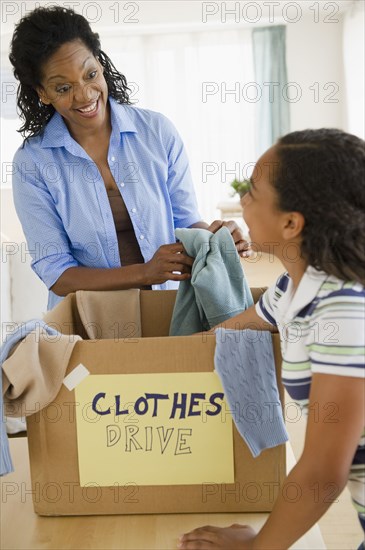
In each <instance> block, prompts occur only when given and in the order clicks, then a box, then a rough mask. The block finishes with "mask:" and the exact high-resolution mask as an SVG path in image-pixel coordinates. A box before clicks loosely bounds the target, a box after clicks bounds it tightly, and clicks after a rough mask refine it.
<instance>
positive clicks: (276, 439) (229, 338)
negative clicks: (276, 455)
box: [214, 328, 288, 457]
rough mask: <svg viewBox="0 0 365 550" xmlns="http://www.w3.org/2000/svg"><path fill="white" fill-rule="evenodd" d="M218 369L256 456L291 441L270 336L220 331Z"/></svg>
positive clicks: (241, 429)
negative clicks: (283, 412)
mask: <svg viewBox="0 0 365 550" xmlns="http://www.w3.org/2000/svg"><path fill="white" fill-rule="evenodd" d="M215 335H216V348H215V356H214V364H215V369H216V371H217V373H218V375H219V376H220V379H221V381H222V385H223V388H224V393H225V398H226V400H227V402H228V405H229V407H230V410H231V411H232V416H233V420H234V422H235V424H236V427H237V430H238V431H239V433H240V434H241V436H242V437H243V439H244V440H245V442H246V443H247V445H248V447H249V449H250V450H251V453H252V455H253V456H254V457H256V456H258V455H259V454H260V453H261V451H263V450H264V449H268V448H271V447H276V446H277V445H281V444H282V443H285V442H286V441H288V434H287V431H286V428H285V424H284V419H283V414H282V410H281V403H280V397H279V391H278V387H277V382H276V375H275V363H274V352H273V346H272V339H271V333H270V332H268V331H258V330H233V329H224V328H218V329H216V331H215Z"/></svg>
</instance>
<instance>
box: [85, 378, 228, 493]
mask: <svg viewBox="0 0 365 550" xmlns="http://www.w3.org/2000/svg"><path fill="white" fill-rule="evenodd" d="M75 398H76V403H77V406H76V422H77V444H78V457H79V473H80V485H81V486H85V485H87V484H89V483H97V484H99V485H101V486H112V485H115V484H123V485H124V484H126V483H136V484H138V485H185V484H196V483H203V482H214V483H233V482H234V463H233V434H232V419H231V416H230V414H229V412H228V407H227V406H226V403H225V401H224V394H223V389H222V386H221V383H220V380H219V378H218V376H217V375H216V374H215V373H212V372H210V373H205V372H204V373H163V374H104V375H91V376H88V377H87V378H86V379H85V380H83V381H82V382H81V383H80V384H79V385H78V386H77V388H76V389H75Z"/></svg>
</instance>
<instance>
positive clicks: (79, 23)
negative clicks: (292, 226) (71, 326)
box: [9, 6, 249, 308]
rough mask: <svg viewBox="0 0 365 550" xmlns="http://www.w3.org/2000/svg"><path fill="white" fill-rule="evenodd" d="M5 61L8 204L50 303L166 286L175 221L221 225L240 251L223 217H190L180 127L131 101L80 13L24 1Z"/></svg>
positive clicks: (175, 253)
mask: <svg viewBox="0 0 365 550" xmlns="http://www.w3.org/2000/svg"><path fill="white" fill-rule="evenodd" d="M9 58H10V61H11V63H12V65H13V66H14V75H15V77H16V78H17V79H18V80H19V82H20V84H19V90H18V107H19V111H20V114H21V116H22V118H23V119H24V124H23V126H22V128H21V129H20V131H21V132H22V133H23V135H24V137H26V140H25V142H24V144H23V146H22V147H21V148H20V149H19V150H18V151H17V152H16V154H15V157H14V177H13V189H14V201H15V207H16V210H17V213H18V216H19V218H20V221H21V223H22V226H23V230H24V233H25V236H26V238H27V242H28V247H29V250H30V252H31V254H32V268H33V269H34V271H35V272H36V273H37V275H38V276H39V277H40V278H41V279H42V281H43V282H44V283H45V284H46V285H47V287H48V288H49V289H50V290H51V292H50V296H49V302H48V307H49V308H51V307H53V306H54V305H55V304H56V303H57V301H59V300H60V298H59V297H60V296H65V295H66V294H68V293H69V292H73V291H75V290H78V289H84V290H113V289H127V288H143V287H146V286H147V287H148V288H149V287H150V286H151V285H154V288H161V289H165V288H169V287H170V288H171V287H174V286H176V283H175V284H174V282H175V281H181V280H183V279H186V278H188V277H190V269H191V265H192V261H193V260H192V259H191V258H189V257H188V256H186V255H185V254H184V253H183V252H184V251H183V247H182V245H181V244H179V243H176V242H175V236H174V229H175V228H176V227H205V228H208V229H210V230H211V231H213V232H215V231H217V229H219V227H221V226H222V225H228V227H229V229H230V231H231V234H232V237H233V239H234V242H235V244H236V247H237V250H238V251H239V252H240V253H241V255H245V254H247V253H249V251H248V248H249V247H248V243H246V242H245V241H244V239H243V236H242V233H241V231H240V229H239V228H238V226H237V225H236V224H234V222H220V221H217V222H214V223H213V224H212V225H211V226H210V227H208V225H207V224H206V223H205V222H202V221H200V215H199V212H198V209H197V204H196V198H195V194H194V190H193V185H192V181H191V176H190V171H189V166H188V160H187V157H186V154H185V150H184V146H183V143H182V141H181V138H180V136H179V135H178V134H177V132H176V130H175V128H174V127H173V125H172V124H171V122H170V121H169V120H168V119H166V118H165V117H164V116H162V115H160V114H159V113H155V112H152V111H148V110H145V109H137V108H135V107H132V106H131V105H130V103H129V98H128V87H127V83H126V80H125V77H124V76H123V75H122V74H120V73H119V72H118V71H117V70H116V69H115V67H114V65H113V64H112V62H111V61H110V59H109V58H108V56H107V55H106V54H105V53H104V52H103V51H102V50H101V47H100V42H99V37H98V35H97V34H95V33H93V32H92V30H91V28H90V26H89V24H88V22H87V20H86V19H85V18H84V17H82V16H81V15H78V14H76V13H75V12H74V11H72V10H69V9H65V8H61V7H57V6H54V7H50V8H37V9H35V10H34V11H33V12H31V13H30V14H28V15H26V16H25V17H23V18H22V19H21V20H20V22H19V23H18V25H17V26H16V29H15V32H14V35H13V39H12V43H11V53H10V56H9ZM169 243H173V244H169ZM121 266H122V267H121ZM167 281H172V282H173V283H167Z"/></svg>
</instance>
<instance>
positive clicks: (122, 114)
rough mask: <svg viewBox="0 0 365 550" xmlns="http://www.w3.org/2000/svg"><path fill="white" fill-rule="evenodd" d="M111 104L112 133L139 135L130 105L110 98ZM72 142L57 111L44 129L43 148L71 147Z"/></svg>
mask: <svg viewBox="0 0 365 550" xmlns="http://www.w3.org/2000/svg"><path fill="white" fill-rule="evenodd" d="M109 103H110V113H111V123H112V132H113V133H114V132H115V131H117V132H119V133H120V134H122V133H124V132H133V133H137V128H136V126H135V124H134V122H133V120H132V117H131V116H130V114H129V113H128V109H130V108H131V107H130V106H129V105H121V104H120V103H118V102H117V101H116V100H115V99H114V98H112V97H110V96H109ZM71 140H72V138H71V135H70V133H69V131H68V128H67V126H66V124H65V122H64V120H63V118H62V116H61V115H60V114H59V113H57V111H56V112H55V113H54V115H53V116H52V118H51V119H50V121H49V122H48V123H47V125H46V127H45V129H44V133H43V138H42V142H41V146H42V147H44V148H45V147H63V146H66V145H69V144H70V141H71Z"/></svg>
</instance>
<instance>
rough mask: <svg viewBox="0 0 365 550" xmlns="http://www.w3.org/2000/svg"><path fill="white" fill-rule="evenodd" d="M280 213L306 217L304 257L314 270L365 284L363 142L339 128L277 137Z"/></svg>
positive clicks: (303, 241)
mask: <svg viewBox="0 0 365 550" xmlns="http://www.w3.org/2000/svg"><path fill="white" fill-rule="evenodd" d="M276 151H277V154H278V156H279V170H278V171H277V175H276V176H275V177H274V181H273V184H274V187H275V190H276V192H277V195H278V206H279V208H280V210H283V211H286V212H290V211H297V212H301V213H302V214H303V216H304V218H305V226H304V229H303V232H302V243H301V249H302V255H303V256H304V258H305V259H306V260H307V261H308V263H309V264H310V265H312V266H313V267H315V268H317V269H319V270H323V271H325V272H326V273H328V274H332V275H335V276H336V277H339V278H340V279H342V280H344V281H358V282H360V283H361V284H363V285H365V181H364V176H365V142H364V141H363V140H362V139H360V138H358V137H356V136H354V135H351V134H348V133H346V132H343V131H341V130H337V129H330V128H322V129H320V130H304V131H299V132H293V133H291V134H287V135H286V136H284V137H282V138H281V139H279V141H278V143H277V145H276Z"/></svg>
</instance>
